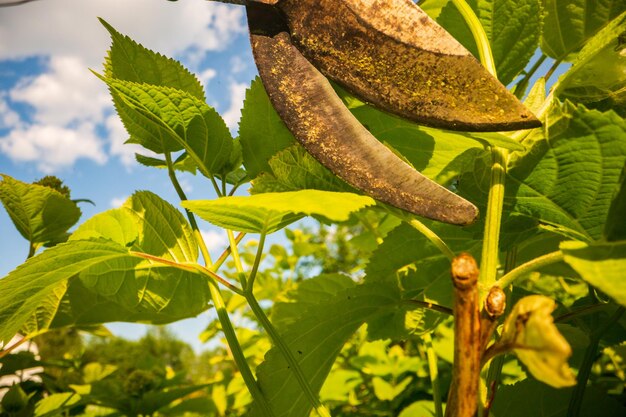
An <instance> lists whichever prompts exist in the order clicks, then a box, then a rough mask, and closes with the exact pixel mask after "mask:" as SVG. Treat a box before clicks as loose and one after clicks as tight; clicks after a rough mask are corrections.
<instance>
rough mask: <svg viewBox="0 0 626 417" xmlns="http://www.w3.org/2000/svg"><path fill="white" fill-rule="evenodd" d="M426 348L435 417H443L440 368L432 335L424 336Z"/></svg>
mask: <svg viewBox="0 0 626 417" xmlns="http://www.w3.org/2000/svg"><path fill="white" fill-rule="evenodd" d="M422 340H423V341H424V346H425V347H426V358H427V359H428V372H429V374H430V383H431V386H432V389H433V402H434V403H435V417H443V406H442V405H441V388H440V387H439V368H438V367H437V353H436V352H435V349H434V348H433V339H432V337H431V336H430V333H426V334H424V335H423V336H422Z"/></svg>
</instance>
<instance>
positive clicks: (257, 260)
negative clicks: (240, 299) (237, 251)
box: [246, 233, 265, 294]
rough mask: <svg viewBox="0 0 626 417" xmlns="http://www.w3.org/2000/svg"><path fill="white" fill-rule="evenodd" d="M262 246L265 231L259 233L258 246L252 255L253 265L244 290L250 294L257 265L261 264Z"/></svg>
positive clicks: (263, 244)
mask: <svg viewBox="0 0 626 417" xmlns="http://www.w3.org/2000/svg"><path fill="white" fill-rule="evenodd" d="M263 246H265V233H261V236H260V237H259V246H258V247H257V251H256V256H255V257H254V265H252V271H250V279H249V280H248V285H247V287H246V290H247V291H248V292H249V293H250V294H252V290H253V289H254V280H255V279H256V276H257V273H258V272H259V265H260V264H261V258H262V257H263Z"/></svg>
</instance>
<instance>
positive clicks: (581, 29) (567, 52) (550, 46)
mask: <svg viewBox="0 0 626 417" xmlns="http://www.w3.org/2000/svg"><path fill="white" fill-rule="evenodd" d="M543 4H544V9H545V13H546V15H545V25H544V28H543V36H542V38H541V49H542V50H543V52H544V53H545V54H546V55H548V56H550V57H552V58H554V59H570V58H571V57H572V53H574V52H577V51H578V50H580V48H582V46H583V45H584V44H585V42H586V41H587V39H589V38H591V37H592V36H593V35H595V34H596V32H598V30H600V29H602V28H603V27H604V26H605V25H606V24H607V23H608V22H609V21H611V20H612V19H613V18H615V17H616V16H618V15H619V14H620V13H622V12H623V11H625V10H626V3H625V2H624V1H623V0H543Z"/></svg>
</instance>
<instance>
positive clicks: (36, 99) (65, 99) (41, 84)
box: [9, 56, 112, 126]
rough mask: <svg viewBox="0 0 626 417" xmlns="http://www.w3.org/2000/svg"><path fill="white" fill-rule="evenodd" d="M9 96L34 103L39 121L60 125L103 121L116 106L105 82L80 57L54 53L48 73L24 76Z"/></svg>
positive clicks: (32, 105) (16, 100)
mask: <svg viewBox="0 0 626 417" xmlns="http://www.w3.org/2000/svg"><path fill="white" fill-rule="evenodd" d="M9 96H10V97H11V99H12V100H13V101H15V102H22V103H25V104H28V105H30V106H31V107H32V108H33V109H34V110H35V114H34V119H35V121H36V122H39V123H46V124H54V125H57V126H58V125H61V126H63V125H67V124H70V123H73V122H75V121H77V120H88V121H93V122H97V121H100V120H101V119H102V117H103V115H104V112H105V111H106V110H107V109H109V108H111V107H112V105H111V99H110V98H109V94H108V93H107V89H106V86H105V85H104V83H103V82H102V81H100V80H99V79H98V78H96V76H95V75H93V74H92V73H91V72H90V71H89V69H88V68H87V64H86V63H85V62H84V61H83V60H82V59H81V58H79V57H76V56H52V57H51V58H50V63H49V68H48V71H47V72H45V73H43V74H41V75H39V76H37V77H35V78H31V79H23V80H22V81H21V82H20V83H18V85H17V86H16V87H15V88H13V89H12V90H11V91H10V93H9Z"/></svg>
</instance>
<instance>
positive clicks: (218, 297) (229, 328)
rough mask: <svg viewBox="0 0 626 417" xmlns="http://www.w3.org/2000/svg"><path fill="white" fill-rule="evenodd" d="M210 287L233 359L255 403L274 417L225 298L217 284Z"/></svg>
mask: <svg viewBox="0 0 626 417" xmlns="http://www.w3.org/2000/svg"><path fill="white" fill-rule="evenodd" d="M209 287H210V291H211V298H212V299H213V304H215V310H216V311H217V317H218V319H219V320H220V323H221V324H222V331H223V332H224V336H226V341H227V342H228V346H229V347H230V351H231V353H232V355H233V359H234V360H235V363H236V364H237V368H239V372H241V376H242V377H243V380H244V382H245V384H246V387H248V390H249V391H250V394H252V398H253V399H254V401H255V402H256V403H257V404H258V405H259V408H260V409H261V411H262V412H263V415H264V416H266V417H273V416H274V413H273V412H272V409H271V408H270V405H269V403H268V402H267V400H266V399H265V396H264V395H263V393H262V392H261V388H260V387H259V384H258V383H257V381H256V379H255V378H254V375H253V374H252V370H251V369H250V367H249V366H248V361H247V360H246V357H245V355H244V354H243V349H242V348H241V345H240V344H239V339H237V334H236V333H235V329H234V328H233V324H232V322H231V321H230V318H229V317H228V311H227V310H226V305H225V304H224V298H222V294H221V292H220V289H219V287H218V286H217V284H215V283H213V282H210V283H209Z"/></svg>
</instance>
